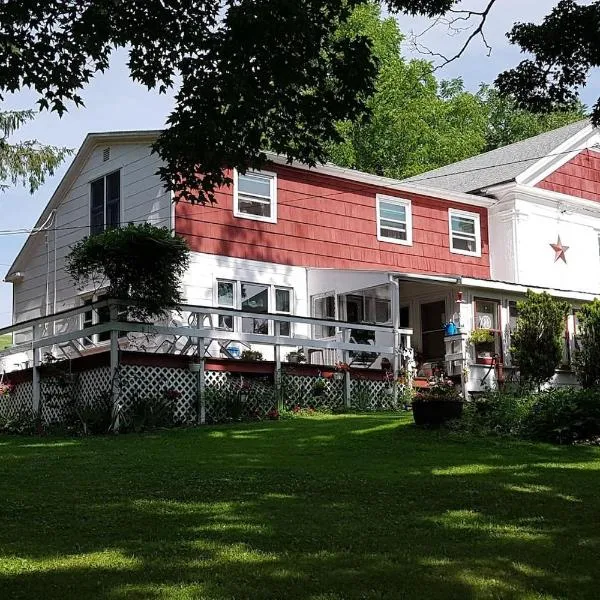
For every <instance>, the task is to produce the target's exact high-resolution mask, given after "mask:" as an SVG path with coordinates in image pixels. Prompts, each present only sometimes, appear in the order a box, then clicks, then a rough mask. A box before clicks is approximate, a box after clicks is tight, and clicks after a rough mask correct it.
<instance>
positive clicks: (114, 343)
mask: <svg viewBox="0 0 600 600" xmlns="http://www.w3.org/2000/svg"><path fill="white" fill-rule="evenodd" d="M108 311H109V314H110V324H111V326H112V329H111V330H110V392H111V401H112V413H113V431H114V432H115V433H118V432H119V428H120V426H121V423H120V413H121V411H120V409H119V389H118V383H117V382H118V373H119V329H118V324H117V321H118V320H119V314H118V313H119V311H118V307H117V305H116V304H113V303H112V302H111V303H110V304H109V306H108Z"/></svg>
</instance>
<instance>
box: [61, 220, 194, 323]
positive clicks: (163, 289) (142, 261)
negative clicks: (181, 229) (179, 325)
mask: <svg viewBox="0 0 600 600" xmlns="http://www.w3.org/2000/svg"><path fill="white" fill-rule="evenodd" d="M188 264H189V248H188V246H187V242H186V241H185V240H184V239H183V238H182V237H180V236H177V235H175V236H173V235H172V234H171V231H170V230H169V228H167V227H155V226H154V225H150V224H149V223H143V224H141V225H134V224H133V223H129V225H127V226H126V227H117V228H114V229H108V230H106V231H104V232H103V233H99V234H97V235H93V236H89V237H85V238H83V239H82V240H80V241H79V242H77V243H76V244H74V245H73V246H72V248H71V252H70V253H69V255H68V256H67V261H66V267H65V269H66V271H67V273H69V275H71V277H73V279H74V281H75V284H76V285H77V286H79V287H80V288H81V289H84V288H86V287H87V286H89V285H92V286H93V287H94V289H95V290H98V289H100V288H106V294H107V296H108V297H109V298H115V299H118V300H125V301H127V302H131V304H130V305H129V306H128V313H129V315H130V316H131V317H132V318H134V319H139V320H142V321H146V320H154V319H159V318H161V317H164V316H165V315H166V314H167V313H168V312H169V311H170V310H173V309H176V308H177V306H178V305H179V304H181V303H182V302H183V298H182V295H181V290H180V288H179V283H180V279H181V277H182V276H183V274H184V273H185V270H186V269H187V267H188Z"/></svg>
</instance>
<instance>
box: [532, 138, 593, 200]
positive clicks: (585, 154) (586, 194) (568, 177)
mask: <svg viewBox="0 0 600 600" xmlns="http://www.w3.org/2000/svg"><path fill="white" fill-rule="evenodd" d="M536 187H540V188H542V189H545V190H550V191H552V192H560V193H561V194H568V195H569V196H577V197H578V198H586V199H587V200H594V201H596V202H600V154H599V153H598V152H592V151H590V150H583V151H582V152H580V153H579V154H578V155H577V156H576V157H575V158H573V159H571V160H570V161H569V162H567V163H565V164H564V165H562V167H559V168H558V169H556V171H554V173H551V174H550V175H548V177H546V179H543V180H542V181H540V182H539V183H538V184H537V186H536Z"/></svg>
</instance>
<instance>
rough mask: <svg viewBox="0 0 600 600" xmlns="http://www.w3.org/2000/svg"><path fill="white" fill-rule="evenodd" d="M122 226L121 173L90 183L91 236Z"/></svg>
mask: <svg viewBox="0 0 600 600" xmlns="http://www.w3.org/2000/svg"><path fill="white" fill-rule="evenodd" d="M120 224H121V172H120V171H114V172H113V173H109V174H108V175H105V176H104V177H100V178H99V179H96V180H95V181H92V182H91V183H90V235H96V234H97V233H102V232H103V231H104V230H105V229H111V228H112V227H118V226H119V225H120Z"/></svg>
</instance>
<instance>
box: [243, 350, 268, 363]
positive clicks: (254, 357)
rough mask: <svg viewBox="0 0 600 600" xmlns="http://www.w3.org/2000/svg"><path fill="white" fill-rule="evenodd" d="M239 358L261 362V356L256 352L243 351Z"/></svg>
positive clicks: (260, 353)
mask: <svg viewBox="0 0 600 600" xmlns="http://www.w3.org/2000/svg"><path fill="white" fill-rule="evenodd" d="M240 358H241V359H242V360H249V361H257V360H262V359H263V355H262V352H259V351H258V350H244V351H243V352H242V355H241V357H240Z"/></svg>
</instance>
